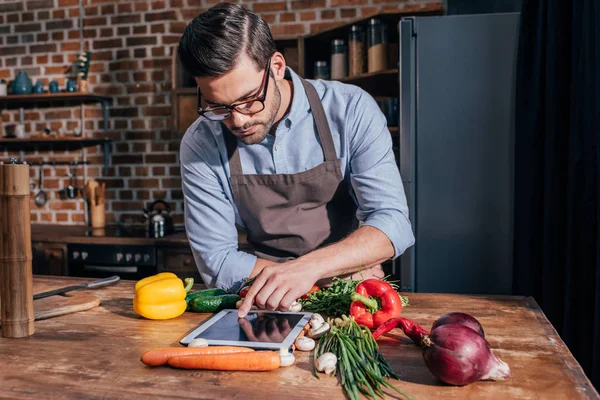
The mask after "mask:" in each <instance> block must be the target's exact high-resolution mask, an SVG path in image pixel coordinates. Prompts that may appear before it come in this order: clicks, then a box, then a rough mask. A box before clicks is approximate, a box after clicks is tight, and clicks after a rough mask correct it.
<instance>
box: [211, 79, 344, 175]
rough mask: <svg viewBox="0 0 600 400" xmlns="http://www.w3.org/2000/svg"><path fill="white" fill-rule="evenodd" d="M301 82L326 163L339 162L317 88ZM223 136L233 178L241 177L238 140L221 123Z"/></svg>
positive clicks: (303, 81)
mask: <svg viewBox="0 0 600 400" xmlns="http://www.w3.org/2000/svg"><path fill="white" fill-rule="evenodd" d="M300 82H302V85H303V86H304V89H305V91H306V96H307V97H308V104H309V105H310V109H311V110H312V113H313V118H314V120H315V124H316V125H317V133H318V134H319V139H320V140H321V146H322V147H323V155H324V157H325V161H337V153H336V152H335V145H334V143H333V137H332V136H331V130H330V129H329V123H328V122H327V117H326V116H325V110H324V109H323V104H321V99H320V98H319V94H318V93H317V91H316V89H315V87H314V86H313V85H312V84H310V83H309V82H308V81H307V80H305V79H304V78H300ZM221 127H222V131H223V135H224V136H225V144H226V146H227V155H228V157H229V169H230V173H231V176H240V175H243V174H244V173H243V172H242V162H241V159H240V152H239V149H238V144H237V138H236V137H235V135H234V134H233V133H231V131H230V130H229V129H227V127H226V126H225V124H223V123H221Z"/></svg>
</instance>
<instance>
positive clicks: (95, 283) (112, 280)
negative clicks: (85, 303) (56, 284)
mask: <svg viewBox="0 0 600 400" xmlns="http://www.w3.org/2000/svg"><path fill="white" fill-rule="evenodd" d="M120 279H121V278H120V277H119V276H118V275H115V276H111V277H108V278H104V279H98V280H97V281H93V282H88V283H84V284H82V285H73V286H67V287H64V288H60V289H54V290H49V291H47V292H42V293H36V294H34V295H33V299H34V300H37V299H43V298H44V297H49V296H55V295H57V294H63V293H67V292H70V291H72V290H78V289H93V288H98V287H102V286H107V285H112V284H113V283H117V282H119V280H120Z"/></svg>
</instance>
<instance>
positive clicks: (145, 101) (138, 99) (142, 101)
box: [135, 96, 149, 106]
mask: <svg viewBox="0 0 600 400" xmlns="http://www.w3.org/2000/svg"><path fill="white" fill-rule="evenodd" d="M148 103H149V100H148V97H145V96H144V97H136V98H135V105H136V106H144V105H147V104H148Z"/></svg>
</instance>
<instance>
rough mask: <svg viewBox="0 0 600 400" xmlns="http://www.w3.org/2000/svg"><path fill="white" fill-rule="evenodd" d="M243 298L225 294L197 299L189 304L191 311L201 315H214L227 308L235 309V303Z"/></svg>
mask: <svg viewBox="0 0 600 400" xmlns="http://www.w3.org/2000/svg"><path fill="white" fill-rule="evenodd" d="M240 299H241V297H240V296H238V295H237V294H224V295H221V296H211V297H196V298H195V299H192V300H191V301H190V302H189V309H190V311H194V312H200V313H214V312H217V311H221V310H223V309H226V308H234V309H235V303H237V302H238V300H240Z"/></svg>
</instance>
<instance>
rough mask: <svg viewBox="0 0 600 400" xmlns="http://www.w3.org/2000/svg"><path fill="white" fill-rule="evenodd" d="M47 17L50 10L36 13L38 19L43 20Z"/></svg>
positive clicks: (48, 17)
mask: <svg viewBox="0 0 600 400" xmlns="http://www.w3.org/2000/svg"><path fill="white" fill-rule="evenodd" d="M47 19H50V11H38V13H37V20H38V21H45V20H47ZM23 21H25V18H23Z"/></svg>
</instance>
